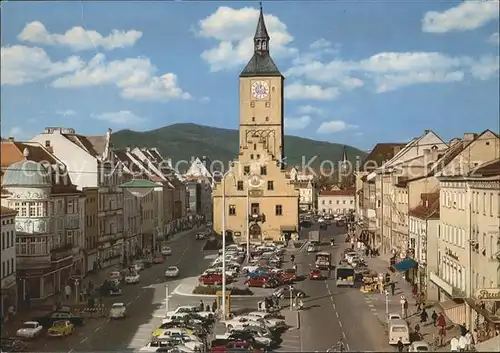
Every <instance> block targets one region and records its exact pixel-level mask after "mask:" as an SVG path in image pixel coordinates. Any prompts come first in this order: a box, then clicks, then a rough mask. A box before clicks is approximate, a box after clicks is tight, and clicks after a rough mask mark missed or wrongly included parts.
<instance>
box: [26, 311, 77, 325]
mask: <svg viewBox="0 0 500 353" xmlns="http://www.w3.org/2000/svg"><path fill="white" fill-rule="evenodd" d="M60 320H65V321H69V322H71V323H72V324H73V325H75V326H82V325H83V317H81V316H77V315H75V314H73V313H71V312H69V311H53V312H51V313H48V314H46V315H43V316H39V317H36V318H34V320H33V321H35V322H38V323H39V324H40V325H42V326H45V327H49V326H52V325H53V324H54V322H56V321H60Z"/></svg>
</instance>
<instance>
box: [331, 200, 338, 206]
mask: <svg viewBox="0 0 500 353" xmlns="http://www.w3.org/2000/svg"><path fill="white" fill-rule="evenodd" d="M330 203H331V201H330ZM339 203H340V201H339V200H337V205H338V204H339Z"/></svg>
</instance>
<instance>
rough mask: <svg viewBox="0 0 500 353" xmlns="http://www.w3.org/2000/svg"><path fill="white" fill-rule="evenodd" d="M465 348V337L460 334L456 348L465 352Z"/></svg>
mask: <svg viewBox="0 0 500 353" xmlns="http://www.w3.org/2000/svg"><path fill="white" fill-rule="evenodd" d="M465 348H467V339H466V338H465V335H464V336H460V338H459V339H458V349H459V350H460V352H465Z"/></svg>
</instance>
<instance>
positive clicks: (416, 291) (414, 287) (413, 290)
mask: <svg viewBox="0 0 500 353" xmlns="http://www.w3.org/2000/svg"><path fill="white" fill-rule="evenodd" d="M411 294H413V296H414V297H416V296H417V294H418V287H417V285H416V284H414V285H413V288H412V290H411Z"/></svg>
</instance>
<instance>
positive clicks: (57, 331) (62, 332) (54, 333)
mask: <svg viewBox="0 0 500 353" xmlns="http://www.w3.org/2000/svg"><path fill="white" fill-rule="evenodd" d="M74 328H75V326H74V325H73V324H72V323H71V322H70V321H68V320H58V321H54V323H53V324H52V326H51V327H50V328H49V330H48V331H47V335H49V336H51V337H64V336H69V335H71V334H72V333H73V330H74Z"/></svg>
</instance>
